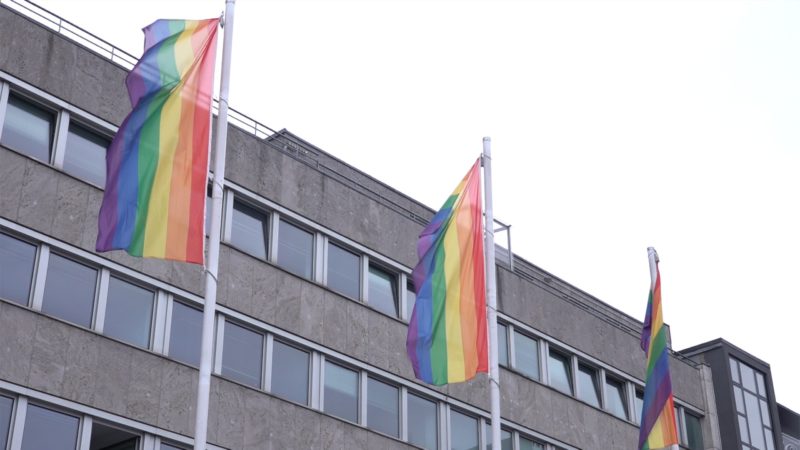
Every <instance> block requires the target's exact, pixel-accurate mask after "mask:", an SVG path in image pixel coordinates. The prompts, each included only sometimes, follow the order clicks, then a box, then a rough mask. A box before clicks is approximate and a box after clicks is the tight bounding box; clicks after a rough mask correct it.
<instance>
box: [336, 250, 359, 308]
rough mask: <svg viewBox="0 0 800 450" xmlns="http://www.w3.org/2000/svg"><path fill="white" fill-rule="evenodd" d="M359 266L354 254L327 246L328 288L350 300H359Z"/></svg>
mask: <svg viewBox="0 0 800 450" xmlns="http://www.w3.org/2000/svg"><path fill="white" fill-rule="evenodd" d="M360 266H361V264H360V258H359V257H358V255H356V254H355V253H352V252H349V251H347V250H345V249H343V248H341V247H339V246H338V245H335V244H332V243H329V244H328V287H329V288H331V289H333V290H334V291H336V292H338V293H340V294H344V295H346V296H348V297H350V298H354V299H358V298H360V295H359V293H360V292H361V267H360Z"/></svg>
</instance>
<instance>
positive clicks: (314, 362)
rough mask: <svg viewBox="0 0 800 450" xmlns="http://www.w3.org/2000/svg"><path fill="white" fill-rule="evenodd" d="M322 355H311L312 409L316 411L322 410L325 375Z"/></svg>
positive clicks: (313, 353)
mask: <svg viewBox="0 0 800 450" xmlns="http://www.w3.org/2000/svg"><path fill="white" fill-rule="evenodd" d="M322 367H323V361H322V355H320V354H319V353H317V352H312V353H311V383H310V384H311V386H310V387H309V389H311V395H310V396H309V397H310V398H311V407H312V408H314V409H316V410H322V390H323V389H322V385H323V383H322V379H323V378H322V377H323V375H324V373H323V369H322Z"/></svg>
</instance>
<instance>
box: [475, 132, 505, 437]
mask: <svg viewBox="0 0 800 450" xmlns="http://www.w3.org/2000/svg"><path fill="white" fill-rule="evenodd" d="M481 159H482V161H483V180H484V186H485V187H484V196H485V200H484V203H485V204H486V205H485V207H486V213H485V214H486V219H485V220H486V224H485V226H484V231H485V234H484V238H483V246H484V249H485V250H484V251H485V252H486V303H487V310H488V311H487V312H488V318H487V321H488V322H489V390H490V393H491V406H492V450H500V448H501V447H500V367H499V366H498V359H497V280H496V273H495V259H494V211H492V139H491V138H488V137H485V138H483V155H482V158H481ZM509 251H510V250H509Z"/></svg>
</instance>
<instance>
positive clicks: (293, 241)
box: [278, 220, 314, 278]
mask: <svg viewBox="0 0 800 450" xmlns="http://www.w3.org/2000/svg"><path fill="white" fill-rule="evenodd" d="M313 264H314V235H313V234H311V233H309V232H308V231H305V230H303V229H301V228H299V227H296V226H294V225H292V224H291V223H289V222H286V221H285V220H281V221H280V226H279V228H278V265H279V266H281V267H283V268H284V269H286V270H288V271H289V272H292V273H293V274H295V275H299V276H301V277H304V278H311V269H312V266H313Z"/></svg>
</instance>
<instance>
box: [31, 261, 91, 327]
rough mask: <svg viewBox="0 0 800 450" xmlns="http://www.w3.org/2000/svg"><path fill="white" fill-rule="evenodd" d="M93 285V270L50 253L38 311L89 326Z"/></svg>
mask: <svg viewBox="0 0 800 450" xmlns="http://www.w3.org/2000/svg"><path fill="white" fill-rule="evenodd" d="M96 285H97V270H95V269H92V268H91V267H86V266H84V265H83V264H79V263H77V262H75V261H72V260H71V259H67V258H64V257H63V256H59V255H56V254H50V262H49V264H48V266H47V279H46V280H45V285H44V299H43V300H42V311H43V312H45V313H47V314H51V315H53V316H56V317H59V318H61V319H64V320H67V321H70V322H72V323H75V324H77V325H81V326H84V327H86V328H89V327H91V326H92V312H93V309H94V294H95V287H96Z"/></svg>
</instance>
